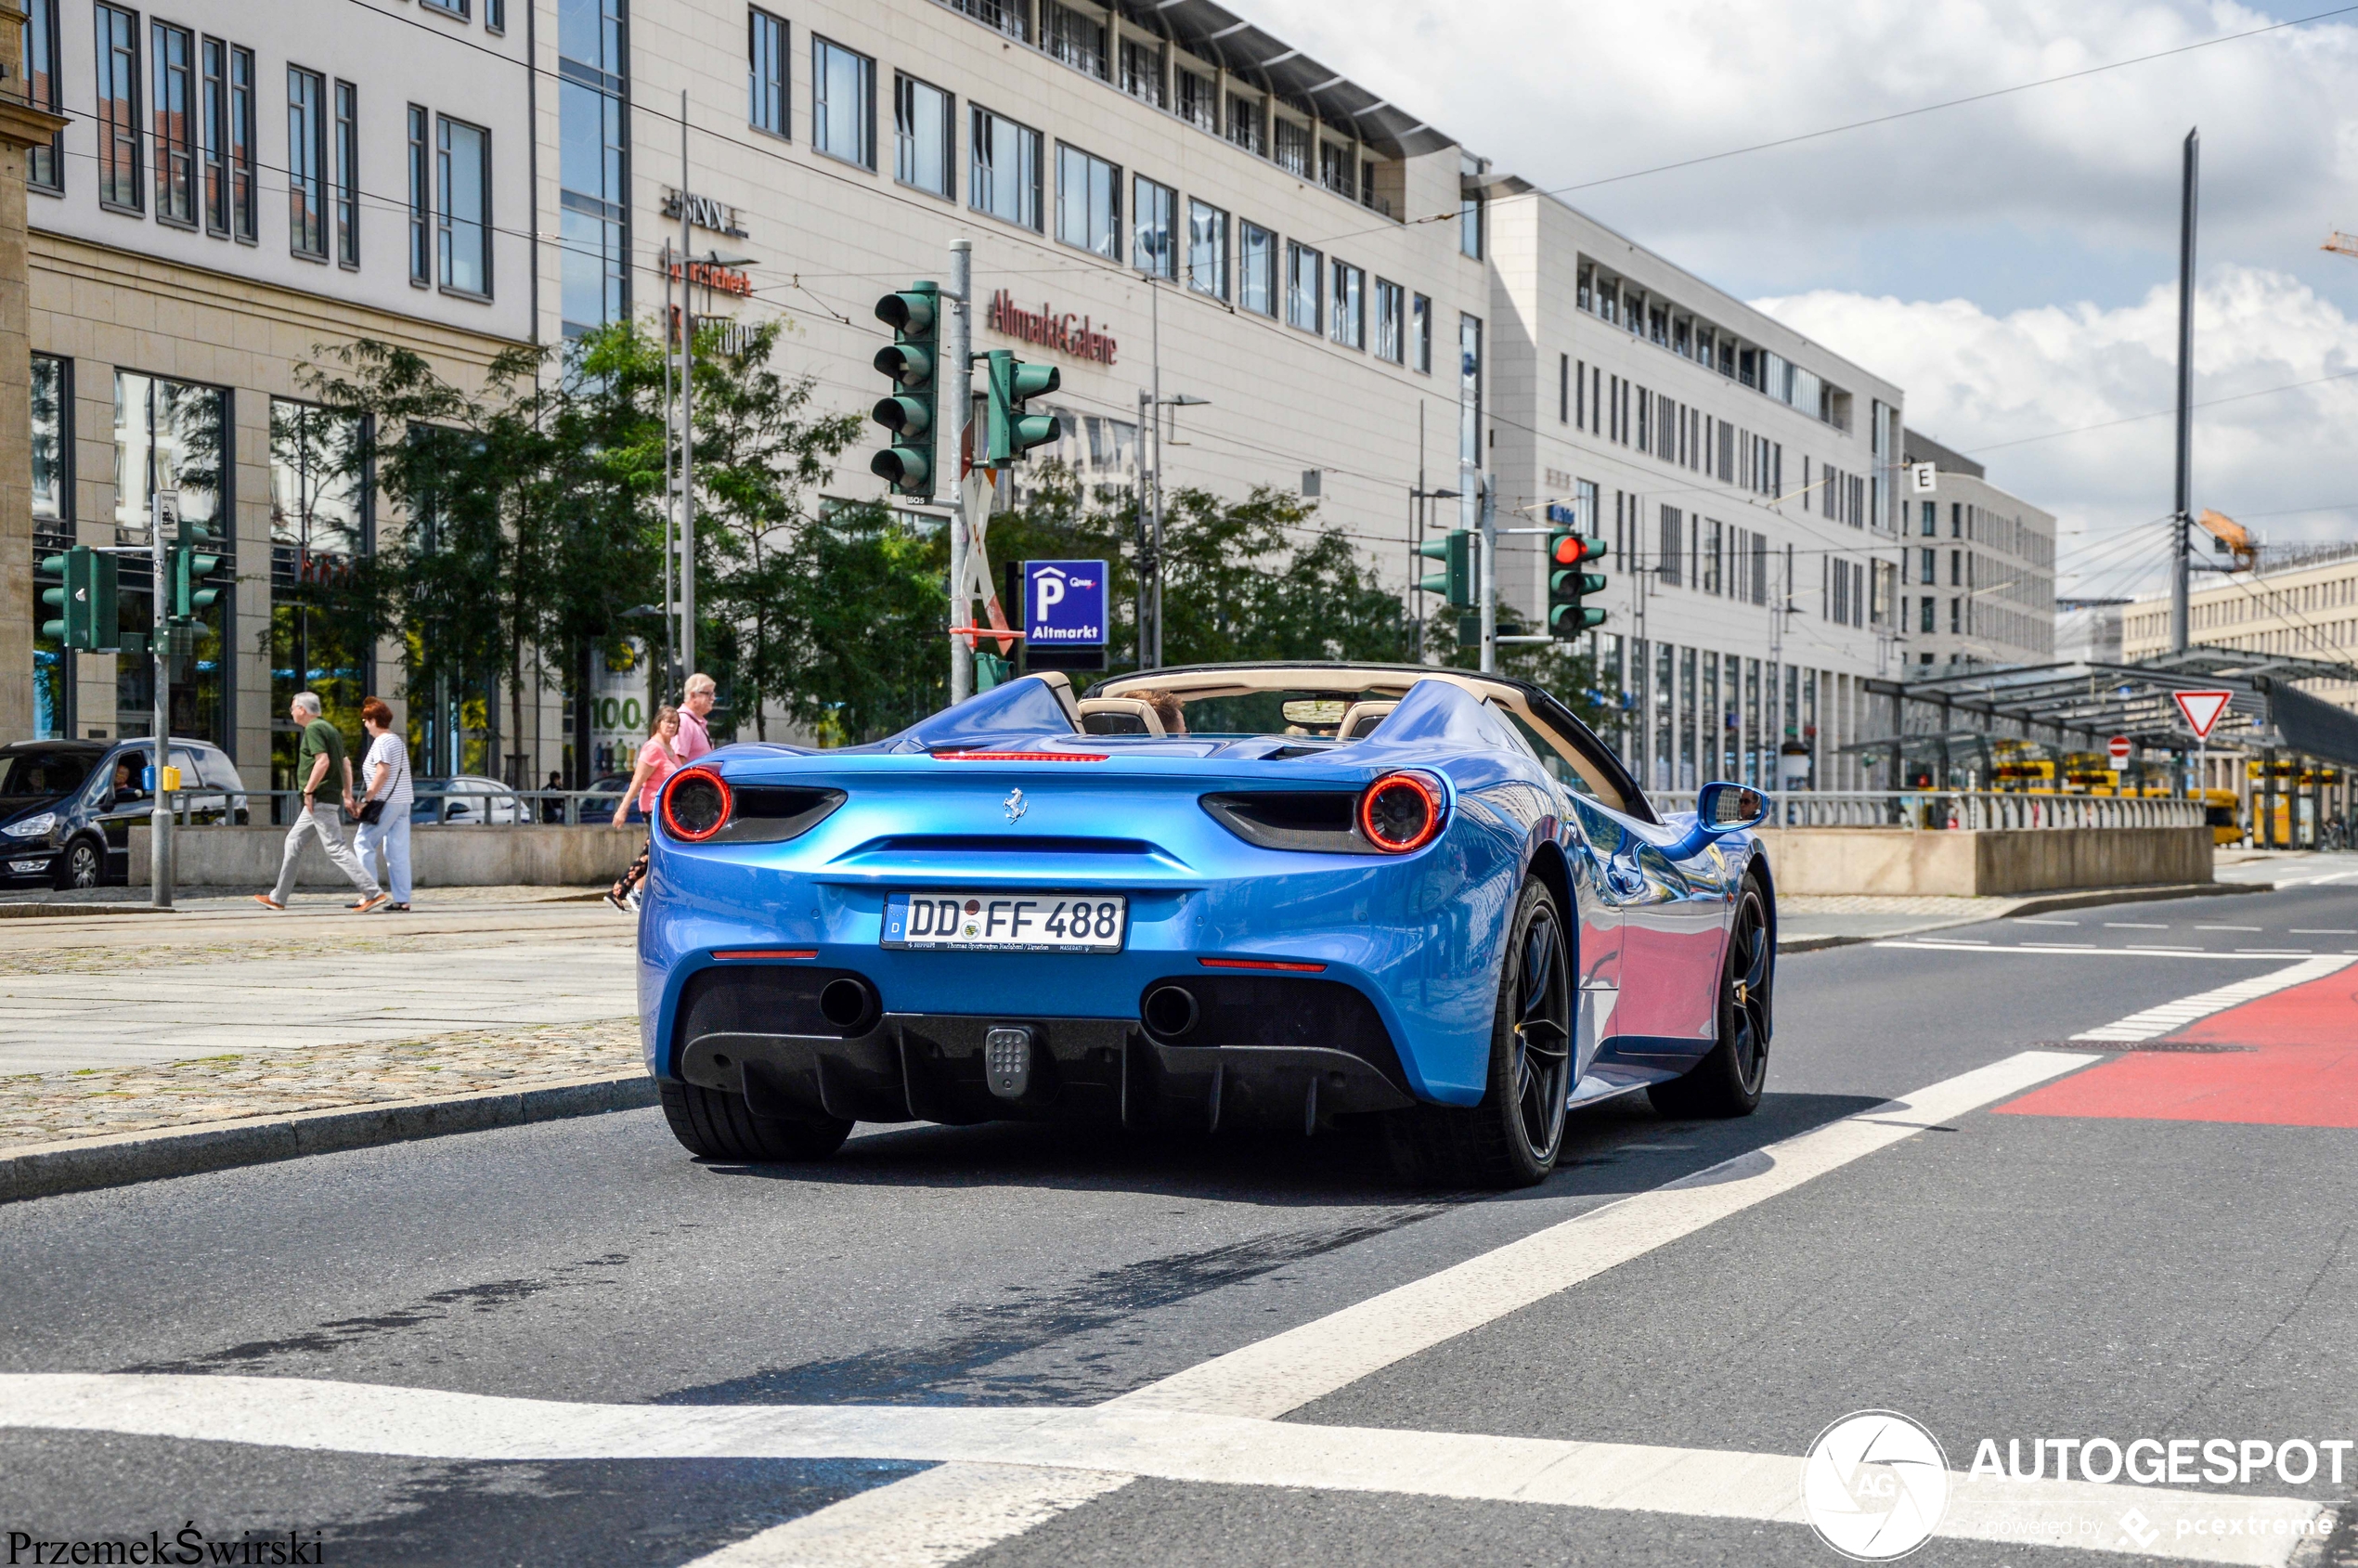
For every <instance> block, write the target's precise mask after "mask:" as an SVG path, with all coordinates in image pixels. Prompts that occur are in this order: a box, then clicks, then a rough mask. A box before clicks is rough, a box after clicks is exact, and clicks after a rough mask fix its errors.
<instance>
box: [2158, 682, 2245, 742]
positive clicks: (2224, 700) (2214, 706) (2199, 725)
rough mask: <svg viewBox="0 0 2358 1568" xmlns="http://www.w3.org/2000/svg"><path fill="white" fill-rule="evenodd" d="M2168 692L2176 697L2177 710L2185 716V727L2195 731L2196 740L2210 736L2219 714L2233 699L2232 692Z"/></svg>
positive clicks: (2202, 739)
mask: <svg viewBox="0 0 2358 1568" xmlns="http://www.w3.org/2000/svg"><path fill="white" fill-rule="evenodd" d="M2170 694H2171V695H2172V696H2174V697H2176V698H2177V699H2178V711H2179V712H2180V713H2183V714H2184V715H2185V716H2186V728H2188V729H2190V730H2192V731H2193V732H2195V739H2196V740H2198V741H2207V740H2209V738H2210V731H2211V727H2212V726H2213V725H2215V724H2217V723H2218V722H2219V716H2220V715H2221V714H2222V713H2224V712H2226V711H2227V705H2228V704H2229V703H2231V702H2233V701H2235V693H2233V692H2173V693H2170Z"/></svg>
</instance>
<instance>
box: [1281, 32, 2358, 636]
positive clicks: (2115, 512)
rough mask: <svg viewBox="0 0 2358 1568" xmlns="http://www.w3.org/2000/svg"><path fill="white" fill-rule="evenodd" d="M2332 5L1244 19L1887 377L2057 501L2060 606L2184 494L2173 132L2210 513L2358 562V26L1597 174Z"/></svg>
mask: <svg viewBox="0 0 2358 1568" xmlns="http://www.w3.org/2000/svg"><path fill="white" fill-rule="evenodd" d="M2334 5H2335V0H2312V3H2311V4H2309V5H2307V6H2288V7H2279V8H2274V9H2255V8H2253V7H2251V6H2241V5H2231V4H2212V5H2200V4H2194V3H2191V0H2069V3H2063V0H1748V3H1746V4H1743V5H1739V6H1729V5H1726V4H1725V3H1724V0H1654V3H1652V4H1649V5H1643V6H1602V5H1596V4H1592V3H1579V4H1574V3H1571V0H1447V3H1443V0H1358V3H1356V4H1354V5H1350V6H1336V5H1334V4H1333V3H1332V0H1252V5H1251V11H1252V14H1253V15H1254V16H1255V18H1256V19H1262V20H1264V21H1265V23H1266V24H1267V25H1269V26H1270V27H1271V28H1272V30H1273V31H1275V32H1277V33H1278V34H1279V35H1280V36H1283V37H1285V38H1286V39H1287V40H1288V41H1289V42H1290V43H1293V44H1295V45H1298V46H1300V47H1301V48H1302V49H1303V50H1304V51H1305V52H1307V53H1309V54H1311V55H1313V56H1314V57H1315V58H1319V59H1320V60H1322V61H1324V62H1326V63H1327V64H1328V65H1331V66H1333V67H1334V68H1335V69H1337V70H1339V71H1344V72H1346V73H1348V74H1350V75H1351V76H1353V77H1354V78H1355V79H1357V80H1359V81H1361V82H1363V83H1365V84H1367V86H1369V87H1370V88H1373V89H1375V90H1376V91H1379V92H1381V93H1383V94H1384V95H1386V96H1387V97H1391V98H1392V99H1393V101H1395V102H1397V103H1400V104H1402V105H1403V106H1405V107H1406V108H1408V109H1410V110H1413V111H1414V112H1416V113H1418V114H1419V115H1421V116H1423V117H1424V118H1426V119H1427V120H1430V121H1431V122H1432V123H1434V124H1436V125H1438V126H1440V127H1441V128H1442V129H1443V130H1445V131H1446V132H1448V133H1449V134H1450V135H1452V136H1456V137H1458V139H1459V140H1460V141H1462V142H1463V143H1465V144H1466V145H1467V146H1468V147H1469V148H1471V149H1473V150H1475V151H1477V152H1479V153H1482V154H1483V155H1484V156H1486V157H1489V158H1491V159H1492V160H1493V161H1494V162H1495V163H1496V166H1497V167H1499V168H1501V169H1505V170H1511V171H1513V172H1514V173H1517V174H1520V175H1523V176H1524V177H1526V178H1528V179H1531V180H1533V181H1535V183H1537V184H1539V185H1541V186H1544V187H1547V188H1551V189H1553V188H1573V187H1579V188H1576V189H1566V190H1565V199H1566V200H1568V201H1572V202H1573V203H1574V205H1576V206H1579V207H1581V208H1583V209H1584V210H1586V211H1587V212H1589V213H1591V214H1594V215H1595V216H1597V217H1598V218H1600V219H1601V220H1603V221H1604V222H1606V223H1609V224H1611V225H1613V227H1617V228H1619V229H1621V230H1622V231H1624V232H1625V233H1626V234H1628V235H1630V236H1631V237H1632V238H1634V239H1636V240H1639V241H1640V242H1642V243H1644V244H1646V245H1648V246H1649V247H1651V248H1652V249H1653V250H1655V251H1657V252H1660V253H1663V254H1664V255H1665V256H1667V257H1669V258H1670V259H1671V260H1673V261H1676V262H1678V263H1679V264H1680V265H1682V266H1687V267H1690V268H1691V269H1693V270H1694V271H1697V272H1699V273H1701V274H1703V275H1704V276H1705V277H1707V278H1709V279H1712V280H1713V281H1715V282H1717V283H1718V284H1719V285H1720V286H1722V287H1724V288H1727V289H1729V290H1730V291H1731V292H1735V293H1737V294H1739V295H1741V296H1743V298H1746V299H1749V300H1753V301H1755V302H1756V303H1757V304H1758V305H1761V306H1762V307H1763V308H1765V309H1767V310H1769V311H1770V312H1772V313H1773V314H1775V315H1777V316H1778V317H1781V318H1782V319H1784V320H1786V321H1788V322H1790V323H1791V324H1792V325H1794V327H1796V328H1798V329H1799V330H1802V331H1805V332H1807V333H1808V334H1809V335H1810V336H1812V337H1814V338H1816V339H1818V340H1819V341H1820V342H1821V343H1826V344H1828V345H1829V346H1831V347H1833V349H1835V350H1836V351H1838V352H1840V353H1842V354H1845V355H1846V356H1850V357H1852V358H1854V359H1856V360H1858V361H1859V362H1860V363H1861V364H1864V365H1866V366H1868V367H1870V368H1871V369H1874V370H1876V371H1877V372H1879V373H1881V374H1884V375H1885V376H1888V377H1890V378H1892V379H1893V380H1895V381H1897V382H1898V383H1899V384H1900V385H1901V386H1903V387H1904V388H1906V390H1907V395H1908V406H1907V407H1908V422H1909V423H1910V425H1911V426H1912V427H1914V428H1917V429H1921V430H1924V431H1925V432H1926V433H1928V434H1932V435H1934V436H1935V437H1937V438H1938V439H1939V440H1942V441H1944V442H1946V443H1948V444H1949V445H1950V446H1951V447H1958V448H1960V449H1962V450H1964V451H1967V452H1971V453H1974V454H1975V455H1976V456H1979V457H1981V458H1982V459H1983V460H1985V461H1986V462H1987V463H1988V464H1989V473H1990V477H1991V479H1992V480H1993V481H1995V482H1996V483H1998V484H2001V485H2002V486H2006V487H2007V488H2009V489H2012V490H2014V491H2015V492H2016V493H2017V494H2019V495H2021V496H2023V497H2024V498H2025V499H2029V500H2031V501H2033V502H2035V503H2037V504H2039V505H2041V506H2044V507H2046V508H2047V509H2048V510H2050V511H2053V512H2055V513H2056V514H2057V516H2058V517H2059V518H2060V520H2061V521H2060V525H2059V526H2060V527H2061V528H2062V529H2063V530H2064V531H2065V538H2064V539H2063V541H2062V542H2063V545H2064V559H2065V571H2066V582H2065V587H2066V590H2075V589H2076V590H2080V591H2104V592H2133V591H2137V590H2150V589H2152V588H2154V587H2156V586H2157V585H2158V583H2159V582H2160V580H2161V577H2160V572H2161V554H2160V549H2161V534H2162V530H2161V529H2160V528H2159V527H2158V526H2157V525H2154V524H2153V523H2152V522H2151V521H2150V520H2152V519H2156V518H2157V517H2159V516H2161V515H2163V514H2165V513H2167V512H2169V510H2170V418H2169V417H2168V413H2167V410H2168V408H2170V402H2171V399H2172V397H2173V396H2174V385H2173V380H2174V376H2175V368H2174V367H2175V357H2176V347H2175V338H2176V330H2177V314H2176V313H2177V247H2178V174H2179V157H2180V143H2181V141H2182V140H2183V137H2184V136H2185V133H2186V131H2187V129H2188V128H2189V127H2190V126H2195V125H2199V126H2200V128H2201V131H2202V169H2203V201H2202V222H2201V234H2200V266H2199V271H2198V288H2197V310H2196V332H2197V336H2198V343H2197V346H2196V398H2197V399H2198V400H2199V401H2204V402H2209V403H2210V404H2211V405H2212V406H2210V407H2208V408H2200V409H2198V410H2197V413H2196V440H2195V503H2196V506H2197V507H2198V508H2199V507H2204V506H2209V507H2215V508H2217V509H2218V510H2220V511H2222V512H2227V513H2229V514H2230V515H2232V516H2235V517H2238V518H2240V519H2243V520H2245V521H2247V522H2248V524H2249V525H2251V526H2252V527H2254V528H2256V529H2258V530H2260V531H2261V532H2262V533H2263V534H2264V535H2265V536H2266V537H2267V538H2269V539H2270V540H2271V541H2272V542H2277V543H2290V542H2294V541H2301V540H2317V541H2323V540H2329V539H2342V538H2353V539H2358V444H2353V442H2352V434H2353V433H2354V432H2358V374H2352V373H2351V372H2358V259H2352V258H2348V257H2343V256H2339V255H2334V254H2329V253H2325V252H2323V251H2321V250H2320V249H2319V244H2320V241H2322V240H2324V238H2325V237H2326V234H2327V233H2328V232H2329V231H2330V230H2333V229H2336V228H2348V229H2351V230H2353V231H2358V181H2354V180H2353V176H2354V175H2358V108H2353V107H2352V106H2353V105H2358V6H2351V7H2350V8H2348V9H2347V10H2344V11H2342V12H2340V13H2339V14H2338V15H2334V16H2330V17H2327V18H2326V19H2321V20H2316V21H2307V22H2304V23H2302V24H2301V25H2300V26H2295V27H2287V28H2283V29H2281V30H2279V31H2276V32H2267V33H2264V34H2261V35H2260V36H2256V37H2249V38H2244V39H2240V40H2237V41H2233V42H2222V43H2218V44H2215V45H2212V46H2209V47H2200V48H2195V49H2192V50H2188V51H2187V52H2184V53H2181V54H2177V55H2173V56H2170V58H2162V59H2157V60H2152V61H2148V62H2146V63H2142V64H2133V65H2128V66H2125V67H2123V68H2121V69H2118V70H2112V71H2102V72H2100V73H2098V74H2095V75H2092V76H2090V77H2086V78H2084V79H2081V80H2078V81H2072V82H2065V83H2059V84H2054V85H2048V86H2041V87H2036V88H2033V89H2031V90H2028V91H2025V92H2019V93H2013V94H2009V95H2006V96H2003V97H1996V98H1994V99H1991V100H1989V101H1986V102H1981V103H1976V104H1972V105H1968V106H1965V107H1962V108H1955V109H1948V110H1940V111H1938V112H1935V113H1929V114H1923V115H1919V116H1915V117H1912V118H1910V119H1905V120H1901V121H1898V122H1897V123H1886V124H1883V125H1878V126H1875V127H1872V128H1870V129H1865V130H1857V131H1849V132H1846V133H1843V134H1840V135H1836V136H1824V137H1819V138H1815V139H1811V140H1807V141H1803V142H1800V143H1798V144H1796V145H1793V146H1789V147H1785V148H1781V149H1773V150H1768V151H1761V152H1752V153H1746V154H1743V155H1742V156H1738V157H1732V158H1724V159H1719V160H1717V161H1715V162H1706V163H1703V164H1700V165H1698V166H1695V167H1691V168H1687V169H1681V170H1677V171H1672V172H1667V173H1661V174H1648V175H1640V176H1639V177H1636V178H1627V179H1616V178H1614V176H1616V175H1630V174H1634V173H1636V172H1638V171H1641V170H1646V169H1649V168H1652V167H1653V166H1655V165H1659V164H1664V163H1669V162H1677V161H1678V160H1681V159H1687V158H1693V157H1697V156H1700V155H1704V154H1711V153H1718V152H1724V151H1728V150H1730V149H1739V148H1743V147H1747V146H1750V145H1752V144H1756V143H1759V142H1765V141H1770V140H1774V139H1777V138H1780V137H1784V136H1795V135H1799V134H1801V133H1806V132H1811V131H1817V130H1820V129H1824V128H1827V127H1831V126H1835V125H1841V124H1844V123H1849V122H1853V121H1859V120H1864V119H1868V118H1870V117H1872V116H1876V115H1883V114H1890V113H1894V112H1896V111H1899V110H1912V109H1916V108H1919V107H1921V106H1924V105H1926V104H1932V103H1937V102H1940V101H1942V100H1946V99H1950V98H1956V97H1964V96H1967V95H1970V94H1976V93H1986V92H1989V91H1991V90H1992V89H1997V88H2004V87H2011V86H2014V85H2015V84H2021V83H2027V82H2031V81H2036V80H2038V79H2041V78H2045V77H2051V76H2057V75H2062V74H2064V73H2066V72H2071V71H2085V70H2087V69H2088V68H2090V67H2092V66H2100V65H2105V64H2106V63H2108V62H2112V61H2117V60H2124V59H2129V58H2132V57H2136V56H2142V55H2150V54H2156V53H2158V52H2160V51H2165V50H2172V49H2183V47H2184V46H2185V45H2196V44H2201V43H2202V42H2203V41H2205V40H2211V39H2219V38H2222V37H2223V36H2225V35H2228V34H2233V33H2239V32H2248V31H2250V30H2253V29H2257V28H2265V27H2267V26H2269V25H2270V24H2271V23H2274V22H2282V21H2288V20H2293V19H2300V18H2306V17H2311V16H2315V15H2317V14H2318V13H2319V12H2323V11H2327V10H2330V9H2332V8H2333V6H2334ZM2335 376H2341V377H2343V378H2344V379H2340V380H2335V381H2328V382H2325V383H2324V384H2320V385H2309V386H2297V385H2294V383H2300V382H2317V381H2319V379H2320V378H2326V377H2335ZM2286 387H2290V388H2291V390H2274V389H2278V388H2286ZM2252 394H2259V395H2252ZM2222 400H2223V401H2222ZM2156 414H2158V417H2151V418H2142V419H2141V418H2138V417H2137V416H2143V415H2156ZM2115 421H2126V422H2115ZM2088 426H2104V427H2105V428H2102V429H2094V430H2090V429H2086V428H2085V427H2088ZM2066 432H2071V433H2076V434H2064V433H2066Z"/></svg>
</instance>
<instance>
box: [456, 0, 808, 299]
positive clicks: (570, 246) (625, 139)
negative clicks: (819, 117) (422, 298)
mask: <svg viewBox="0 0 2358 1568" xmlns="http://www.w3.org/2000/svg"><path fill="white" fill-rule="evenodd" d="M624 10H625V7H624V3H623V0H565V3H564V5H562V6H559V7H558V9H557V55H558V60H557V65H558V81H557V186H558V190H557V235H558V247H559V250H558V258H557V297H558V308H559V311H560V313H561V315H560V320H561V321H562V322H563V330H564V335H565V337H566V338H568V339H575V338H578V337H580V336H581V335H582V334H583V333H585V332H587V331H589V330H591V329H593V328H596V327H600V326H603V325H605V324H606V323H608V322H612V321H619V320H622V319H624V318H625V317H628V315H629V314H630V206H629V201H630V123H629V117H628V108H627V103H626V99H627V97H628V91H629V83H628V80H627V79H626V75H625V73H626V72H628V71H629V69H630V60H629V54H628V50H627V49H626V48H625V47H624V37H623V22H624ZM778 46H779V50H780V53H779V57H778V58H779V62H780V69H779V74H780V75H781V76H782V77H783V76H784V75H785V73H786V72H785V60H786V56H785V54H784V48H785V39H784V35H783V34H782V35H781V36H780V38H779V45H778ZM782 112H783V106H782ZM782 123H783V122H782ZM425 280H430V279H421V281H425Z"/></svg>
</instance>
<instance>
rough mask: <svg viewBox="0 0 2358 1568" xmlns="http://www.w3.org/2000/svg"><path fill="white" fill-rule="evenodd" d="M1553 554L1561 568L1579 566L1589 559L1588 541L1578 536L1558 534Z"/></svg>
mask: <svg viewBox="0 0 2358 1568" xmlns="http://www.w3.org/2000/svg"><path fill="white" fill-rule="evenodd" d="M1553 554H1554V555H1555V558H1556V564H1557V565H1559V566H1577V565H1579V564H1581V563H1582V562H1583V561H1586V560H1587V559H1588V541H1587V539H1585V538H1581V537H1580V536H1579V535H1578V534H1558V535H1557V536H1556V542H1555V549H1554V551H1553Z"/></svg>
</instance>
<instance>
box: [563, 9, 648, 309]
mask: <svg viewBox="0 0 2358 1568" xmlns="http://www.w3.org/2000/svg"><path fill="white" fill-rule="evenodd" d="M627 6H628V0H559V4H558V6H557V72H558V76H559V78H560V80H559V82H558V87H557V139H558V158H557V186H558V191H557V204H558V209H559V218H558V222H559V230H560V232H559V244H560V246H561V247H562V249H563V253H564V256H563V260H562V262H561V264H560V266H559V279H560V282H559V287H558V295H559V306H558V308H559V310H560V312H561V314H562V316H563V318H564V333H565V336H566V337H568V338H577V337H579V336H581V335H582V334H583V333H584V332H587V331H589V330H591V329H592V328H596V327H602V326H604V325H605V324H606V323H608V322H610V321H619V320H622V319H624V318H625V317H628V314H629V311H630V197H629V186H628V180H629V174H630V136H629V114H628V109H629V90H630V89H629V71H630V67H629V57H628V53H627V52H626V45H627V39H626V35H625V29H626V28H627V26H628V12H627Z"/></svg>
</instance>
